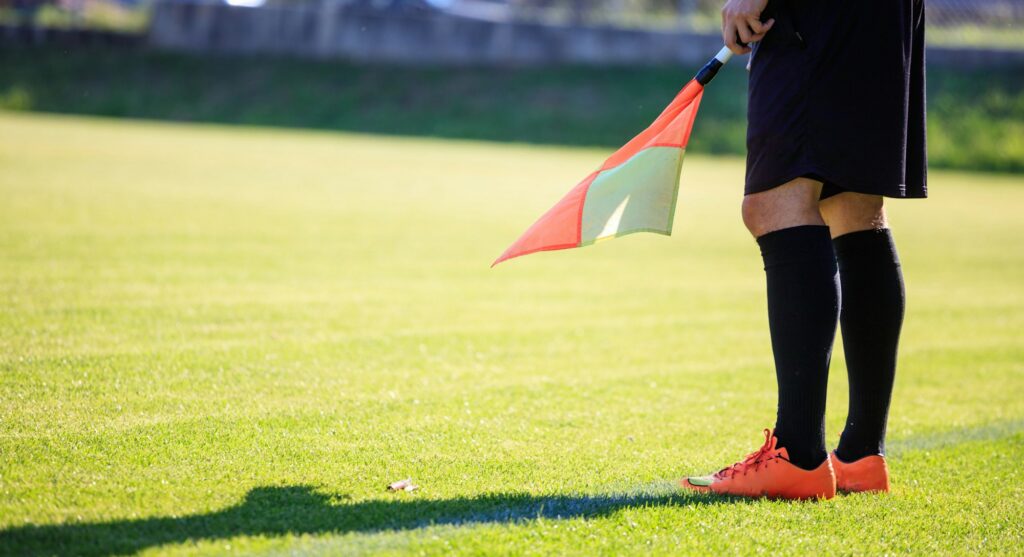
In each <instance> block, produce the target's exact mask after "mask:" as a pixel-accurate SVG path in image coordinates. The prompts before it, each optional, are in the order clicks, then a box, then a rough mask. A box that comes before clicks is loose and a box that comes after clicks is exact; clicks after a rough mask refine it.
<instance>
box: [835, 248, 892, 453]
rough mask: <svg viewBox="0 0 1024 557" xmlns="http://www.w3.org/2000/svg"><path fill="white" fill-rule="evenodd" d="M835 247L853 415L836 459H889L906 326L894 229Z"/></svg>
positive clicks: (848, 422) (851, 411) (848, 420)
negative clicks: (893, 400) (894, 392)
mask: <svg viewBox="0 0 1024 557" xmlns="http://www.w3.org/2000/svg"><path fill="white" fill-rule="evenodd" d="M834 244H835V249H836V255H837V256H838V258H839V277H840V281H841V282H842V287H843V310H842V314H841V317H840V322H841V323H842V329H843V347H844V349H845V352H846V369H847V374H848V375H849V378H850V410H849V414H848V415H847V418H846V429H844V430H843V435H842V437H841V438H840V440H839V448H838V449H837V450H836V453H837V455H838V456H839V458H840V459H841V460H843V461H845V462H852V461H854V460H858V459H860V458H863V457H865V456H868V455H875V454H885V424H886V421H887V419H888V417H889V401H890V399H891V397H892V384H893V380H894V379H895V378H896V347H897V345H898V344H899V339H900V328H901V327H902V326H903V309H904V294H903V273H902V272H901V271H900V260H899V256H898V255H897V254H896V244H895V243H894V242H893V239H892V233H891V232H889V230H888V229H883V230H865V231H863V232H851V233H850V234H844V235H842V236H840V237H838V238H836V239H835V240H834Z"/></svg>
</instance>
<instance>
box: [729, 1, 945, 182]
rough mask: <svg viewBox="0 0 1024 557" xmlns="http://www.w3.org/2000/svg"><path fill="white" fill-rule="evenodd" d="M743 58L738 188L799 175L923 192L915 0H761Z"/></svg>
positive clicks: (920, 51)
mask: <svg viewBox="0 0 1024 557" xmlns="http://www.w3.org/2000/svg"><path fill="white" fill-rule="evenodd" d="M769 18H775V19H776V23H775V26H774V27H773V28H772V30H771V31H769V32H768V34H767V35H766V36H765V38H764V40H763V41H761V42H760V43H758V44H755V45H754V51H753V53H752V54H751V63H750V64H751V67H750V87H749V103H748V112H747V123H748V125H747V177H746V187H745V193H746V194H748V195H749V194H752V193H758V192H761V191H765V190H768V189H771V188H774V187H777V186H780V185H782V184H784V183H786V182H789V181H790V180H793V179H795V178H799V177H810V178H814V179H816V180H820V181H822V182H824V184H825V186H824V188H823V190H822V197H827V196H830V195H835V194H837V193H841V192H844V191H850V192H859V193H866V194H874V195H884V196H887V197H901V198H905V197H927V194H928V189H927V165H928V162H927V155H926V152H925V68H924V2H923V1H922V0H863V1H861V2H848V1H842V0H786V1H776V0H773V1H771V2H769V4H768V7H767V8H766V9H765V13H764V17H763V19H764V20H767V19H769Z"/></svg>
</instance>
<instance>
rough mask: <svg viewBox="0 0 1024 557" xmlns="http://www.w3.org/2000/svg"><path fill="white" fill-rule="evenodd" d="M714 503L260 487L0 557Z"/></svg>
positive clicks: (28, 532) (28, 534)
mask: <svg viewBox="0 0 1024 557" xmlns="http://www.w3.org/2000/svg"><path fill="white" fill-rule="evenodd" d="M733 501H735V500H734V499H730V498H723V497H716V496H711V495H699V494H687V493H683V492H679V493H674V494H671V495H643V494H640V495H594V496H583V495H580V496H567V495H553V496H538V495H530V494H519V493H495V494H486V495H480V496H477V497H471V498H470V497H467V498H454V499H442V500H431V499H427V498H421V497H419V496H412V497H410V496H407V495H405V494H398V495H396V496H395V497H394V498H390V499H382V500H371V501H364V502H359V503H345V502H344V497H332V496H330V495H326V494H322V493H319V492H317V491H315V490H314V488H313V487H311V486H305V485H298V486H280V487H258V488H255V489H253V490H251V491H250V492H249V493H248V494H247V495H246V497H245V500H244V501H242V503H241V504H238V505H235V506H233V507H228V508H226V509H224V510H221V511H217V512H212V513H207V514H196V515H190V516H184V517H154V518H142V519H134V520H132V519H129V520H114V521H110V522H93V523H77V524H74V523H73V524H55V525H32V524H29V525H25V526H15V527H11V528H6V529H3V530H0V553H2V554H11V555H23V556H36V555H54V554H61V555H67V554H74V555H93V556H99V555H120V554H127V553H135V552H138V551H141V550H143V549H146V548H148V547H153V546H158V545H163V544H170V543H181V542H184V541H187V540H193V541H199V540H214V539H221V538H231V537H234V536H243V535H262V536H278V535H284V534H324V533H346V532H378V531H386V530H410V529H415V528H423V527H426V526H430V525H435V524H448V525H458V524H477V523H498V522H518V521H524V520H531V519H536V518H546V519H557V518H573V517H595V516H602V515H606V514H610V513H613V512H615V511H617V510H620V509H624V508H629V507H644V506H689V505H708V504H716V503H723V502H733Z"/></svg>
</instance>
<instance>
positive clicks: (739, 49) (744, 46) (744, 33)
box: [722, 5, 775, 54]
mask: <svg viewBox="0 0 1024 557" xmlns="http://www.w3.org/2000/svg"><path fill="white" fill-rule="evenodd" d="M774 25H775V20H774V19H769V20H768V21H765V22H763V23H762V22H761V19H760V18H759V17H758V16H756V15H752V14H750V13H736V12H733V11H732V10H730V9H729V6H728V5H727V6H726V7H725V8H723V10H722V40H723V41H724V42H725V45H726V46H727V47H729V50H731V51H732V52H733V53H734V54H746V53H748V52H750V47H749V46H748V45H749V44H750V43H755V42H757V41H760V40H761V39H763V38H764V37H765V35H766V34H767V33H768V31H770V30H771V28H772V26H774Z"/></svg>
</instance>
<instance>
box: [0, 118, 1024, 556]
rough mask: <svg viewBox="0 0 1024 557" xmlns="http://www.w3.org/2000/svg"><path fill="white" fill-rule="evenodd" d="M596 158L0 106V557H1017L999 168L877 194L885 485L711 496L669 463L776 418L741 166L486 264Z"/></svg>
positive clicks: (1014, 360) (1020, 481) (598, 153)
mask: <svg viewBox="0 0 1024 557" xmlns="http://www.w3.org/2000/svg"><path fill="white" fill-rule="evenodd" d="M606 154H607V152H606V151H602V150H593V149H590V150H588V149H574V148H554V147H530V146H520V145H514V144H506V145H497V144H486V143H471V142H453V141H441V140H429V139H401V138H385V137H379V136H370V135H346V134H332V133H319V132H297V131H282V130H267V129H259V128H228V127H215V126H197V125H176V124H153V123H137V122H115V121H109V120H99V119H79V118H71V117H56V116H38V115H25V114H13V113H0V200H2V203H0V308H2V311H0V554H4V555H28V556H32V555H46V554H55V553H77V554H85V555H110V554H132V553H136V552H140V553H145V554H147V555H157V554H160V555H164V554H170V555H209V554H220V553H225V552H227V551H228V550H230V551H231V552H235V553H246V554H260V555H277V554H289V555H293V554H303V553H331V554H342V555H344V554H359V553H365V552H373V551H381V552H391V553H396V554H401V553H417V554H485V553H486V554H492V553H496V554H580V555H591V554H641V553H644V554H646V553H655V554H679V553H695V554H697V553H699V554H710V553H726V554H750V553H765V554H775V555H786V554H798V553H808V552H817V553H825V554H882V553H918V554H924V553H936V554H964V553H982V554H991V555H1006V554H1019V553H1021V547H1022V545H1021V544H1022V543H1024V537H1022V534H1021V524H1022V522H1024V499H1022V498H1024V475H1022V473H1021V466H1020V463H1021V462H1022V461H1024V396H1022V394H1024V342H1022V331H1024V289H1022V285H1024V244H1022V243H1021V237H1022V236H1024V219H1022V218H1021V214H1022V213H1024V177H1021V176H1009V175H1005V176H995V175H977V174H967V173H951V172H933V173H932V176H931V183H930V185H931V189H932V194H933V196H932V198H931V199H929V200H927V201H907V202H895V203H893V204H892V205H891V211H890V215H891V220H892V222H893V223H894V229H895V233H896V236H897V239H898V241H899V246H900V249H901V252H902V253H901V255H902V258H903V264H904V271H905V273H906V279H907V284H908V289H909V308H908V316H907V322H906V328H905V334H904V340H903V344H902V350H901V358H900V370H899V374H898V378H897V384H896V393H895V402H894V406H893V409H892V417H891V423H890V457H891V460H890V466H891V468H892V471H893V474H894V477H893V486H894V492H893V493H892V494H891V495H889V496H870V495H857V496H845V497H839V498H836V499H834V500H831V501H827V502H820V503H804V504H800V503H786V502H770V501H739V500H731V499H721V498H713V497H705V496H693V495H686V494H682V493H680V492H678V491H677V490H676V489H675V488H674V480H675V479H676V478H678V477H680V476H682V475H683V474H685V473H688V472H707V471H712V470H714V469H717V467H719V466H721V465H725V464H729V463H731V462H733V461H734V460H736V459H738V458H740V457H742V456H743V455H744V454H746V453H747V452H749V451H751V450H753V449H755V448H757V446H758V445H759V443H760V441H761V437H760V435H761V433H760V430H761V428H762V427H766V426H769V425H770V424H771V423H772V420H773V417H774V403H775V394H774V385H775V379H774V375H773V371H772V367H771V365H770V361H771V360H770V350H769V348H770V347H769V340H768V335H767V327H766V322H767V319H766V316H765V310H764V300H763V292H762V291H763V288H764V285H763V273H762V271H761V268H760V260H759V257H758V254H757V249H756V246H755V244H754V243H753V242H752V241H751V240H750V239H749V238H748V237H747V236H746V232H745V231H744V230H743V228H742V226H741V224H740V221H739V217H738V203H739V200H740V184H741V181H742V171H743V166H742V161H740V160H738V159H731V158H707V157H699V156H692V157H690V158H689V159H688V160H687V162H686V164H685V165H684V169H683V189H682V192H681V196H680V200H679V209H678V213H677V222H676V232H675V235H674V236H673V237H671V238H665V237H661V236H654V235H637V236H632V237H629V238H624V239H621V240H618V241H615V242H607V243H603V244H600V245H597V246H594V247H590V248H586V249H583V250H573V251H568V252H561V253H554V254H539V255H534V256H530V257H527V258H524V259H519V260H515V261H512V262H509V263H506V264H503V265H501V266H499V267H497V268H495V269H489V268H488V265H489V263H490V262H491V261H492V260H493V259H494V258H495V257H496V256H497V255H498V254H499V253H501V251H502V250H503V249H504V248H505V247H506V246H507V245H508V244H509V243H510V242H511V241H512V240H513V239H515V237H516V236H517V235H518V234H519V233H520V232H521V231H522V230H523V229H525V227H526V226H527V225H529V224H530V223H531V222H532V220H533V219H534V218H535V217H536V216H537V215H539V214H540V213H541V212H542V211H543V210H545V209H546V208H547V207H548V206H550V205H551V204H552V203H553V202H554V201H555V200H557V199H558V198H559V197H560V196H561V194H562V193H564V192H565V191H566V190H568V188H569V187H571V186H572V185H573V184H575V183H576V181H577V180H578V179H579V178H581V177H582V176H584V175H585V174H587V173H588V172H589V171H590V170H591V169H592V168H593V167H594V166H595V165H596V164H597V163H598V162H599V161H600V160H602V159H603V156H604V155H606ZM844 369H845V368H844V364H843V358H842V350H841V348H838V347H837V354H836V358H835V361H834V365H833V373H832V378H831V382H830V392H829V401H830V403H829V413H828V436H829V440H830V441H834V440H835V438H836V436H837V435H838V433H839V430H840V427H841V424H842V422H843V419H844V417H845V410H846V408H845V401H846V385H845V370H844ZM406 477H411V478H412V479H413V480H414V482H415V483H417V484H419V485H420V486H421V489H420V490H419V491H417V492H413V493H398V494H391V493H386V492H385V491H384V486H385V485H387V484H388V483H389V482H391V481H394V480H398V479H403V478H406Z"/></svg>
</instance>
